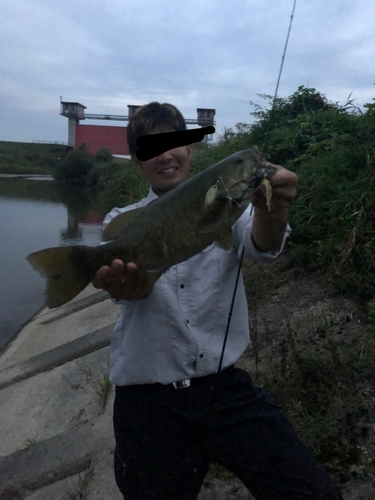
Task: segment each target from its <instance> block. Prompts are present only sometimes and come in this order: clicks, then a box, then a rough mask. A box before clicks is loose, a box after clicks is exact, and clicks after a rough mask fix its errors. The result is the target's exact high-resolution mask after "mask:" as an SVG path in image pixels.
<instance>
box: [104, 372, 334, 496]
mask: <svg viewBox="0 0 375 500" xmlns="http://www.w3.org/2000/svg"><path fill="white" fill-rule="evenodd" d="M215 378H218V381H217V382H218V384H217V390H215V391H214V385H215ZM213 395H214V400H213V404H212V407H211V402H212V398H213ZM210 407H211V411H209V410H210ZM113 418H114V431H115V438H116V450H115V477H116V482H117V485H118V488H119V489H120V491H121V493H122V494H123V496H124V499H125V500H151V499H152V500H194V499H196V498H197V495H198V493H199V490H200V487H201V485H202V482H203V479H204V477H205V475H206V473H207V470H208V468H209V466H210V464H211V462H212V461H214V462H217V463H219V464H221V465H223V466H224V467H226V468H227V469H229V470H231V471H232V472H233V473H234V474H236V475H237V477H238V478H239V479H240V480H241V481H242V482H243V483H244V484H245V485H246V487H247V488H248V490H249V491H250V492H251V493H252V494H253V495H254V497H255V498H256V499H257V500H297V499H301V500H302V499H303V500H307V499H309V500H313V499H314V500H339V499H341V500H342V496H341V494H340V493H338V491H337V490H336V489H335V487H334V485H333V483H332V480H331V478H330V477H329V476H328V474H327V473H326V471H325V470H324V468H323V466H322V465H321V464H319V463H318V462H317V461H316V459H315V458H314V457H313V456H312V454H311V453H310V452H309V451H308V449H307V448H306V447H305V446H304V445H303V443H302V442H301V441H300V440H299V438H298V437H297V435H296V434H295V432H294V430H293V428H292V426H291V425H290V423H289V422H288V420H287V419H286V417H285V415H284V413H283V411H282V410H281V408H280V406H279V405H278V404H277V402H276V401H275V400H274V399H273V398H272V397H271V396H270V395H269V394H267V393H266V392H265V391H263V390H262V389H258V388H255V387H254V386H253V384H252V381H251V378H250V375H249V374H248V373H247V372H246V371H244V370H241V369H238V368H234V367H230V368H228V369H226V370H224V371H223V372H222V373H220V374H219V376H218V377H217V376H216V375H209V376H207V377H202V378H197V379H193V380H192V383H191V386H190V387H188V388H184V389H175V388H174V387H173V386H172V385H162V384H150V385H135V386H126V387H117V388H116V397H115V403H114V417H113Z"/></svg>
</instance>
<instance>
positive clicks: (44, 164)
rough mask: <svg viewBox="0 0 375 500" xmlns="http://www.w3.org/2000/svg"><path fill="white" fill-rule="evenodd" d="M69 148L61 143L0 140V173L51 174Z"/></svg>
mask: <svg viewBox="0 0 375 500" xmlns="http://www.w3.org/2000/svg"><path fill="white" fill-rule="evenodd" d="M70 149H71V148H69V147H68V146H64V145H62V144H37V143H29V142H9V141H0V173H1V174H41V175H43V174H46V175H52V174H53V173H54V172H55V169H56V166H57V165H58V164H59V162H60V161H61V160H62V159H63V158H64V157H65V156H66V154H67V152H68V151H69V150H70Z"/></svg>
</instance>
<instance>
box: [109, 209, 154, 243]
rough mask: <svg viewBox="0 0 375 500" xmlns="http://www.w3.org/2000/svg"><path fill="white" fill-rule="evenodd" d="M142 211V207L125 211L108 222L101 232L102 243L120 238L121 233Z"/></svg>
mask: <svg viewBox="0 0 375 500" xmlns="http://www.w3.org/2000/svg"><path fill="white" fill-rule="evenodd" d="M142 210H144V207H141V208H135V209H134V210H127V211H126V212H123V213H122V214H119V215H117V216H116V217H115V218H114V219H112V220H111V222H109V223H108V224H107V225H106V227H105V228H104V229H103V232H102V241H109V240H114V239H115V238H119V237H120V236H121V233H122V231H123V230H124V228H125V227H126V226H128V225H129V224H130V223H131V222H133V220H135V219H136V218H137V217H138V215H139V214H140V213H141V212H142Z"/></svg>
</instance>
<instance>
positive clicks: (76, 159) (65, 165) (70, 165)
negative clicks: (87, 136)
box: [55, 144, 94, 184]
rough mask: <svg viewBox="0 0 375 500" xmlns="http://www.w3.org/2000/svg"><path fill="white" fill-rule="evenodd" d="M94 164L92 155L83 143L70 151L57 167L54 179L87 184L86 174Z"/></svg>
mask: <svg viewBox="0 0 375 500" xmlns="http://www.w3.org/2000/svg"><path fill="white" fill-rule="evenodd" d="M93 166H94V156H93V155H92V154H91V153H89V152H88V151H87V147H86V145H85V144H82V145H80V146H79V147H78V148H76V149H74V150H73V151H71V152H70V153H69V154H68V155H67V156H66V158H65V160H64V161H63V162H62V163H61V164H60V165H59V166H58V167H57V169H56V173H55V180H56V181H57V182H63V183H77V184H87V176H88V174H89V173H90V171H91V169H92V168H93Z"/></svg>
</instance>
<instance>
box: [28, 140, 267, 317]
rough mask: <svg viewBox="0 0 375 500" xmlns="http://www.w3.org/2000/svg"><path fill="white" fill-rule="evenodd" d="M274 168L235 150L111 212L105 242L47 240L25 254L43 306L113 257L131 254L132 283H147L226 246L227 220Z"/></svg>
mask: <svg viewBox="0 0 375 500" xmlns="http://www.w3.org/2000/svg"><path fill="white" fill-rule="evenodd" d="M275 172H276V169H275V168H274V167H272V166H271V165H269V164H268V163H267V162H266V161H265V160H264V159H263V158H262V157H261V156H260V154H259V151H258V149H257V148H251V149H246V150H244V151H239V152H238V153H235V154H233V155H231V156H229V157H228V158H225V159H224V160H222V161H220V162H219V163H216V164H215V165H212V166H211V167H209V168H207V169H206V170H204V171H203V172H200V173H198V174H197V175H195V176H194V177H191V178H190V179H188V180H186V181H185V182H183V183H182V184H180V185H179V186H177V187H176V188H174V189H172V190H171V191H169V192H167V193H166V194H164V195H163V196H161V197H160V198H158V199H157V200H155V201H153V202H152V203H150V204H148V205H147V206H145V207H142V208H138V209H135V210H131V211H128V212H124V213H122V214H120V215H118V216H117V217H115V218H114V219H113V220H112V221H111V222H110V223H109V224H108V225H107V226H106V227H105V229H104V231H103V233H102V240H103V241H106V242H107V243H106V244H102V245H99V246H97V247H88V246H83V245H78V246H70V247H69V246H68V247H56V248H48V249H45V250H40V251H38V252H34V253H32V254H30V255H28V257H27V260H28V261H29V262H30V264H31V265H32V266H33V267H34V269H35V270H36V271H38V272H39V273H40V274H41V275H43V276H45V277H46V278H47V279H48V282H47V288H46V293H45V296H46V303H47V306H48V307H50V308H53V307H58V306H60V305H63V304H65V303H66V302H68V301H69V300H71V299H72V298H73V297H75V296H76V295H77V294H78V293H79V292H81V291H82V290H83V289H84V288H85V287H86V286H87V285H88V284H89V283H90V282H91V281H92V280H93V279H94V277H95V274H96V272H97V270H98V269H99V268H100V267H101V266H103V265H107V266H108V265H110V264H111V262H112V261H113V260H114V259H121V260H123V261H124V262H126V263H127V262H135V263H136V264H137V266H138V268H139V278H138V282H137V286H138V287H139V288H140V289H145V290H151V289H152V287H153V285H154V283H155V282H156V281H157V280H158V279H159V277H160V276H161V275H162V274H163V273H164V272H165V271H167V269H168V268H169V267H171V266H173V265H175V264H178V263H180V262H183V261H185V260H187V259H189V258H190V257H192V256H193V255H195V254H197V253H198V252H201V251H202V250H204V249H205V248H206V247H207V246H208V245H210V244H212V243H213V242H215V243H216V244H217V245H218V246H220V247H221V248H224V249H226V250H229V249H230V248H231V247H232V236H231V227H232V225H233V224H234V223H235V222H236V220H237V219H238V218H239V217H240V216H241V215H242V213H243V212H244V210H245V209H246V207H247V206H248V205H249V203H250V200H251V197H252V195H253V194H254V192H255V190H256V189H258V188H259V186H260V184H261V183H262V181H264V180H266V179H269V178H270V177H271V176H272V175H273V174H274V173H275ZM266 183H267V181H266ZM268 187H269V184H268Z"/></svg>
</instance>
